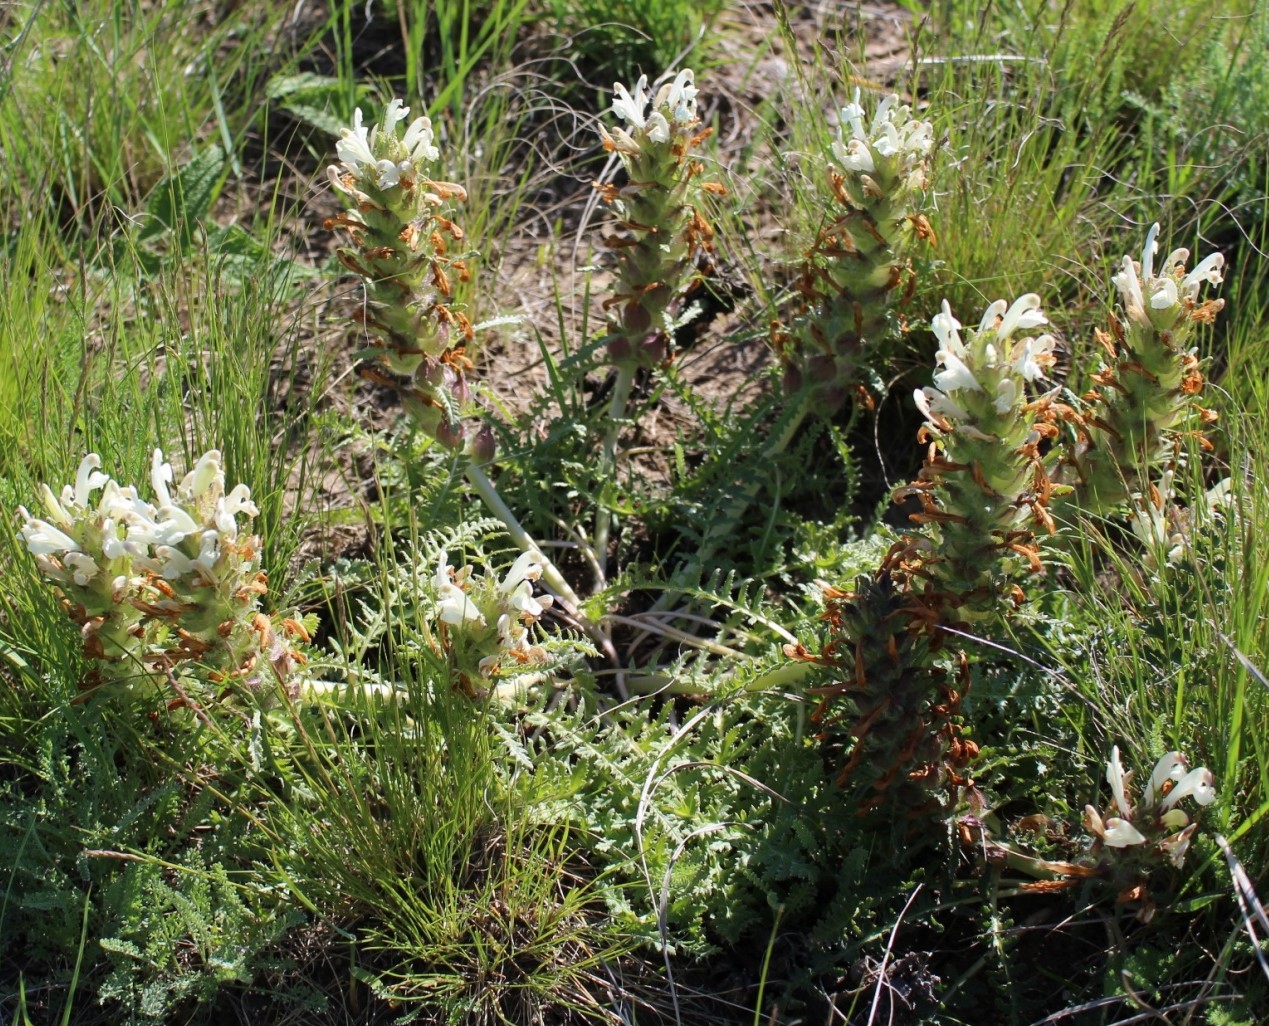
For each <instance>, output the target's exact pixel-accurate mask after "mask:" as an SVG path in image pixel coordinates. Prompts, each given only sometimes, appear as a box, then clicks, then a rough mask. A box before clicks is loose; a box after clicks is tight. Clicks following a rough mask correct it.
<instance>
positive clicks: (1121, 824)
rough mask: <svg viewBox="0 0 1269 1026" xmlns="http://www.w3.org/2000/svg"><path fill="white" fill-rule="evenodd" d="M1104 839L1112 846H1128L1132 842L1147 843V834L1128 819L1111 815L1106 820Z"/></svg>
mask: <svg viewBox="0 0 1269 1026" xmlns="http://www.w3.org/2000/svg"><path fill="white" fill-rule="evenodd" d="M1102 840H1103V841H1105V842H1106V844H1107V845H1108V846H1109V847H1111V848H1127V847H1128V846H1129V845H1132V844H1145V842H1146V835H1145V834H1143V833H1142V832H1141V831H1140V830H1138V829H1137V828H1136V827H1135V826H1133V825H1132V824H1131V823H1129V822H1128V820H1126V819H1120V818H1119V817H1118V816H1111V817H1110V818H1109V819H1107V820H1106V829H1105V833H1104V834H1103V835H1102Z"/></svg>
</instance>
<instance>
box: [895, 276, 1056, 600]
mask: <svg viewBox="0 0 1269 1026" xmlns="http://www.w3.org/2000/svg"><path fill="white" fill-rule="evenodd" d="M1047 323H1048V318H1046V317H1045V315H1044V313H1043V312H1042V311H1041V309H1040V297H1039V296H1037V295H1035V294H1034V293H1029V294H1027V295H1025V296H1022V297H1021V298H1019V299H1018V300H1016V301H1015V302H1014V303H1012V304H1008V303H1006V302H1005V301H1004V300H1003V299H1002V300H997V301H996V302H994V303H992V304H991V305H990V306H988V307H987V309H986V311H985V312H984V313H983V316H982V319H981V320H980V321H979V324H978V328H977V330H976V331H974V332H973V333H971V334H970V336H969V338H968V340H966V339H964V338H963V337H962V335H961V327H962V325H961V323H960V322H959V321H958V320H957V319H956V318H955V317H954V316H953V315H952V310H951V307H950V306H949V305H948V303H947V302H946V300H945V301H944V302H943V309H942V311H941V312H940V313H938V314H936V315H935V317H934V319H933V321H932V327H933V329H934V334H935V337H936V338H937V339H938V341H939V347H940V348H939V350H938V353H937V354H936V361H937V366H938V369H937V370H936V372H935V374H934V385H933V387H928V386H927V387H925V388H920V389H917V390H916V391H915V392H914V393H913V397H912V398H913V401H914V402H915V403H916V405H917V408H918V409H919V410H920V411H921V413H922V414H923V415H924V416H925V421H926V422H925V426H924V428H923V429H922V435H923V437H926V438H928V439H929V440H930V448H929V454H928V455H927V457H926V461H925V466H924V467H922V469H921V473H920V475H919V476H918V478H917V480H916V481H915V482H913V483H912V484H910V485H908V486H906V487H904V488H900V489H899V490H898V491H896V493H895V498H896V499H903V498H907V497H909V496H915V497H916V498H917V499H919V500H920V503H921V510H920V511H919V512H917V513H913V514H912V515H911V519H912V520H913V521H914V522H915V523H917V524H921V525H924V526H926V527H927V529H928V531H929V534H928V536H925V537H921V538H909V539H907V540H906V542H905V543H903V545H902V547H901V548H900V549H899V550H898V551H899V552H901V553H902V555H903V558H904V561H905V565H906V567H907V569H908V570H909V572H913V573H916V574H918V575H919V576H921V577H925V578H927V579H930V580H931V581H933V582H936V583H937V585H938V586H939V588H938V590H939V591H940V592H941V593H942V594H943V595H944V596H945V600H946V602H947V603H949V605H950V607H951V609H952V610H955V611H957V615H961V616H969V617H973V616H980V615H986V614H988V613H990V612H991V611H992V610H993V609H995V608H996V607H997V604H998V603H999V602H1000V600H1001V599H1002V598H1003V597H1005V596H1006V595H1012V597H1014V598H1017V597H1018V596H1017V592H1016V590H1015V589H1016V588H1017V585H1016V584H1015V583H1013V577H1015V576H1016V570H1017V564H1019V563H1020V562H1021V563H1023V564H1025V567H1026V568H1027V569H1029V570H1038V569H1039V566H1040V562H1039V556H1038V553H1037V551H1036V547H1035V545H1034V544H1033V541H1034V539H1033V535H1032V532H1031V530H1030V526H1031V525H1032V524H1038V525H1040V526H1041V527H1043V528H1044V529H1045V530H1046V531H1050V532H1051V531H1052V530H1053V522H1052V518H1051V517H1050V516H1049V514H1048V512H1047V510H1046V508H1045V507H1046V504H1047V502H1048V498H1049V494H1050V487H1049V478H1048V475H1047V474H1046V472H1045V469H1044V467H1043V465H1042V463H1041V460H1040V453H1039V450H1038V445H1039V442H1040V441H1041V439H1042V438H1044V437H1046V436H1051V435H1052V434H1054V433H1056V432H1055V429H1053V428H1052V427H1051V426H1050V425H1049V424H1048V423H1046V422H1045V421H1044V419H1043V417H1042V416H1041V413H1042V411H1043V410H1044V409H1045V408H1046V407H1047V402H1048V397H1047V396H1041V397H1040V398H1038V399H1036V400H1035V401H1032V400H1030V399H1029V398H1028V397H1027V394H1026V390H1027V388H1028V387H1034V385H1035V384H1036V383H1038V382H1040V381H1041V380H1042V379H1043V378H1044V375H1045V372H1046V371H1047V370H1048V369H1049V368H1050V367H1052V366H1053V362H1054V356H1053V346H1054V342H1053V338H1052V336H1050V335H1047V334H1045V335H1039V336H1034V335H1031V334H1023V333H1025V332H1029V331H1030V330H1031V329H1034V328H1039V327H1041V326H1043V325H1045V324H1047Z"/></svg>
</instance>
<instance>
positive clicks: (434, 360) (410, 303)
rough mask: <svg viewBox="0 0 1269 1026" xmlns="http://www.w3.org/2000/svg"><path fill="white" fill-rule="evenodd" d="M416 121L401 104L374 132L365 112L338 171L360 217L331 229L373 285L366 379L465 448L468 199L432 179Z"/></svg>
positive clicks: (350, 131)
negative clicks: (464, 215)
mask: <svg viewBox="0 0 1269 1026" xmlns="http://www.w3.org/2000/svg"><path fill="white" fill-rule="evenodd" d="M408 115H409V108H408V107H403V106H402V104H401V101H400V100H395V99H394V100H393V101H392V102H391V103H390V104H389V105H388V107H387V109H386V110H385V111H384V114H383V117H382V118H381V120H380V121H379V123H378V124H377V125H375V126H374V127H373V128H369V129H367V127H366V126H365V125H364V124H363V123H362V114H361V110H360V108H358V110H357V111H356V114H355V115H354V118H353V124H352V127H350V128H345V129H344V130H343V132H342V137H341V138H340V140H339V142H338V143H337V144H336V153H337V155H338V157H339V160H340V163H339V164H337V165H332V166H331V167H330V168H329V175H330V179H331V182H332V183H333V184H334V186H335V188H336V190H337V191H338V192H339V193H341V194H342V195H343V196H344V197H345V199H346V201H347V202H348V203H349V205H350V209H349V210H347V211H346V212H345V213H343V214H340V215H339V216H337V217H333V218H331V219H329V220H328V221H327V222H326V227H327V228H328V229H335V228H339V229H343V230H344V231H346V232H347V233H348V236H349V237H350V238H351V240H352V243H353V245H352V246H351V247H346V248H343V249H341V250H340V251H339V258H340V260H341V261H342V262H343V264H344V266H345V267H347V268H348V269H349V270H351V271H353V272H354V273H356V274H358V275H360V276H361V277H362V279H363V280H364V281H365V283H366V290H367V304H366V308H365V310H364V311H362V312H361V314H360V315H359V317H358V319H359V320H360V321H361V323H362V324H363V325H364V326H365V328H366V329H368V331H369V332H370V333H371V334H372V335H373V336H374V338H373V341H372V343H371V345H370V347H369V348H367V349H365V350H363V351H362V352H360V353H359V354H358V355H359V356H361V357H363V358H366V359H369V360H372V361H373V363H374V365H370V366H367V367H366V368H365V369H364V370H363V375H364V376H365V377H368V378H371V379H372V380H374V381H376V382H378V383H380V384H385V385H388V386H391V387H394V388H396V389H398V390H399V391H400V393H401V396H402V401H403V404H404V405H405V407H406V409H407V410H408V411H409V412H410V413H411V415H413V416H414V417H415V419H416V420H417V421H418V423H419V425H420V426H421V427H422V428H423V430H425V431H426V432H427V433H428V434H430V435H432V436H433V437H434V438H436V439H437V440H439V441H440V442H442V443H443V444H445V445H448V446H450V447H453V448H457V447H458V446H460V445H461V444H462V441H463V434H464V432H463V427H462V424H461V418H462V414H463V411H464V408H465V407H466V405H467V403H468V400H469V394H468V388H467V382H466V378H465V373H466V371H467V370H468V369H470V361H468V359H467V358H466V356H465V355H464V348H465V346H466V343H467V342H468V341H470V340H471V338H472V334H473V333H472V326H471V323H470V322H469V321H468V319H467V317H466V316H465V315H464V314H463V312H462V311H461V310H460V309H458V308H457V307H456V306H455V305H454V302H453V298H454V282H455V281H456V280H457V281H466V280H467V278H468V276H469V274H468V269H467V265H466V263H465V262H464V261H463V260H462V259H461V256H460V252H459V251H458V247H459V246H460V245H461V244H462V242H463V239H464V235H463V231H462V229H461V228H460V227H459V226H458V225H457V224H455V223H454V222H453V220H451V219H450V218H449V217H447V216H446V215H445V210H446V208H447V205H448V204H449V203H450V201H461V200H463V199H466V192H465V191H464V190H463V188H462V186H460V185H456V184H454V183H452V182H443V181H439V180H436V179H434V178H433V177H432V176H431V172H432V169H433V168H434V167H435V165H436V163H437V162H438V161H439V159H440V151H439V149H438V148H437V146H436V145H435V142H434V136H433V131H432V123H431V121H429V120H428V119H427V118H423V117H421V118H415V119H414V120H413V121H411V122H410V123H409V124H408V126H407V127H406V129H405V131H404V133H402V131H401V128H400V125H401V123H402V122H403V121H405V120H406V118H407V117H408ZM375 365H377V366H375Z"/></svg>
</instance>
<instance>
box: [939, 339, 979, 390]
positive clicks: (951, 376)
mask: <svg viewBox="0 0 1269 1026" xmlns="http://www.w3.org/2000/svg"><path fill="white" fill-rule="evenodd" d="M938 360H939V363H940V364H941V365H942V367H943V369H942V370H940V371H937V372H935V375H934V385H935V387H936V388H938V389H939V390H940V391H941V392H942V393H943V394H944V395H948V394H950V393H952V392H955V391H956V390H957V389H964V390H966V391H969V392H982V391H985V389H984V388H983V386H982V385H980V384H979V383H978V379H977V378H975V377H974V372H973V371H971V370H970V369H969V367H968V365H967V364H966V363H965V361H964V360H962V359H961V358H960V357H959V356H957V355H956V354H955V353H953V352H952V351H951V350H950V349H940V350H939V353H938Z"/></svg>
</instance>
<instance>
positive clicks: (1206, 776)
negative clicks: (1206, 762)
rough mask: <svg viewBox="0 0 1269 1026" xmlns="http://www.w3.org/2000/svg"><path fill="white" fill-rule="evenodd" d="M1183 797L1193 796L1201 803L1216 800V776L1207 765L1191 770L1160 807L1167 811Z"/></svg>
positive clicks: (1205, 803) (1207, 803) (1206, 803)
mask: <svg viewBox="0 0 1269 1026" xmlns="http://www.w3.org/2000/svg"><path fill="white" fill-rule="evenodd" d="M1182 798H1193V799H1194V800H1195V801H1196V802H1198V804H1199V805H1211V804H1212V802H1214V801H1215V800H1216V778H1215V777H1214V776H1213V775H1212V771H1211V770H1209V769H1208V768H1207V767H1206V766H1199V767H1198V768H1197V769H1192V770H1190V772H1189V773H1187V774H1186V775H1185V776H1183V777H1182V778H1181V780H1180V782H1179V783H1178V784H1177V785H1176V787H1174V788H1173V789H1172V790H1171V791H1169V792H1168V796H1167V798H1165V799H1164V800H1163V804H1162V805H1160V806H1159V808H1160V809H1161V810H1162V811H1163V812H1167V811H1168V809H1170V808H1172V806H1173V805H1175V804H1176V803H1177V802H1179V801H1180V800H1181V799H1182Z"/></svg>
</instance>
